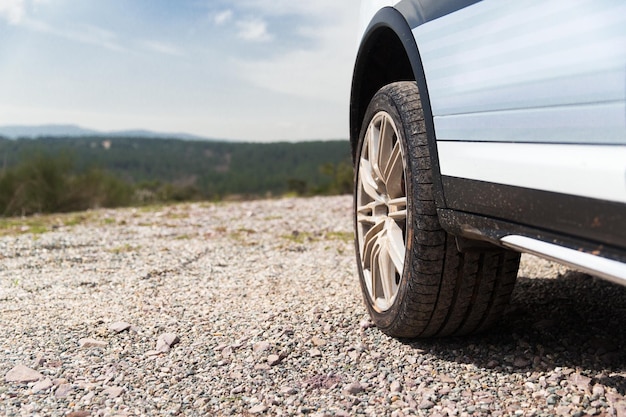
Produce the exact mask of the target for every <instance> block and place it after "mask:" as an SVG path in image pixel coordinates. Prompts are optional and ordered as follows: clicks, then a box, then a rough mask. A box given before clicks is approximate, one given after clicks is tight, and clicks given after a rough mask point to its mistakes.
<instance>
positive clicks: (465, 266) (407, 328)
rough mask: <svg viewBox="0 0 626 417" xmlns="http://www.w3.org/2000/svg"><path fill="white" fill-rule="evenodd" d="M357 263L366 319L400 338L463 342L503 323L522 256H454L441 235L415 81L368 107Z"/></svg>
mask: <svg viewBox="0 0 626 417" xmlns="http://www.w3.org/2000/svg"><path fill="white" fill-rule="evenodd" d="M355 161H356V163H355V193H354V225H355V243H356V255H357V265H358V271H359V276H360V282H361V288H362V292H363V296H364V299H365V304H366V306H367V309H368V311H369V314H370V316H371V318H372V320H373V322H374V323H375V324H376V326H377V327H378V328H380V330H382V331H383V332H384V333H386V334H388V335H390V336H393V337H400V338H416V337H422V338H423V337H433V336H451V335H465V334H469V333H475V332H479V331H482V330H485V329H487V328H488V327H489V326H491V325H492V324H493V323H494V322H495V321H496V320H497V319H498V318H499V317H501V315H502V314H503V310H504V308H505V307H506V305H507V304H508V302H509V298H510V295H511V292H512V291H513V287H514V285H515V280H516V276H517V270H518V267H519V259H520V255H519V254H518V253H517V252H513V251H509V250H504V249H501V248H498V247H496V246H494V247H493V250H491V249H488V250H484V249H481V250H479V251H464V252H460V251H459V250H458V248H457V243H456V239H455V237H454V236H453V235H451V234H448V233H447V232H446V231H445V230H443V229H442V228H441V225H440V224H439V220H438V217H437V209H436V205H435V200H434V186H433V177H434V175H439V173H438V172H433V166H432V164H431V155H430V150H429V143H428V138H427V134H426V129H425V122H424V112H423V110H422V105H421V99H420V94H419V90H418V87H417V85H416V83H415V82H397V83H393V84H389V85H387V86H385V87H383V88H382V89H380V90H379V91H378V92H377V93H376V94H375V95H374V97H373V98H372V100H371V101H370V104H369V106H368V108H367V110H366V114H365V118H364V122H363V125H362V129H361V132H360V138H359V143H358V145H357V149H356V158H355Z"/></svg>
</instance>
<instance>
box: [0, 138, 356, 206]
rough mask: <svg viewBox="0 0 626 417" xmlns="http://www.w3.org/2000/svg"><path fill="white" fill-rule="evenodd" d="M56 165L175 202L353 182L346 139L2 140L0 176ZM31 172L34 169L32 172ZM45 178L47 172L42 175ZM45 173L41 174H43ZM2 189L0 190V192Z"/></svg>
mask: <svg viewBox="0 0 626 417" xmlns="http://www.w3.org/2000/svg"><path fill="white" fill-rule="evenodd" d="M42 158H43V159H44V160H46V161H50V160H53V161H60V162H58V163H59V165H60V166H63V169H65V170H67V171H68V172H70V173H72V174H74V175H78V174H81V173H87V172H90V171H93V170H94V169H96V170H99V171H102V172H106V173H107V174H110V175H113V176H114V177H115V178H117V179H118V180H121V181H123V182H125V183H128V184H132V186H133V187H135V188H139V189H141V190H144V191H147V192H157V191H158V190H160V189H161V190H162V189H163V187H164V186H167V187H169V191H168V192H169V193H171V192H176V193H178V197H176V198H175V199H179V200H184V199H200V198H201V199H220V198H224V197H225V196H232V195H242V196H266V195H280V194H284V193H286V192H295V193H297V194H301V195H302V194H309V195H310V194H329V193H331V194H332V193H338V192H347V191H349V189H350V186H349V185H344V186H343V187H339V188H343V189H341V190H340V189H339V188H338V187H337V184H335V183H336V182H337V176H338V175H339V172H340V171H341V172H343V174H342V175H343V176H344V177H349V180H345V181H344V183H346V184H347V183H349V182H351V168H348V167H350V166H351V165H350V147H349V144H348V141H316V142H300V143H288V142H281V143H241V142H218V141H189V140H180V139H158V140H156V139H153V138H136V137H111V136H82V137H40V138H37V139H18V140H10V139H2V138H0V163H2V167H3V172H6V171H7V170H11V169H16V167H18V166H19V165H20V164H24V161H39V162H31V165H38V166H42V165H45V163H43V162H41V160H42ZM33 169H35V170H37V168H36V167H35V168H33ZM45 175H48V176H50V175H49V174H45ZM45 175H44V174H42V175H40V176H45ZM1 191H2V190H0V192H1Z"/></svg>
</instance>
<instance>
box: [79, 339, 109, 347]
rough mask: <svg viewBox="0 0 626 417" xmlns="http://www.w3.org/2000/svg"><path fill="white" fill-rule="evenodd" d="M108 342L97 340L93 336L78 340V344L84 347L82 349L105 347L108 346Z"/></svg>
mask: <svg viewBox="0 0 626 417" xmlns="http://www.w3.org/2000/svg"><path fill="white" fill-rule="evenodd" d="M107 344H108V343H107V342H105V341H104V340H97V339H92V338H89V337H88V338H85V339H80V340H79V341H78V345H79V346H80V347H81V348H82V349H89V348H103V347H106V345H107Z"/></svg>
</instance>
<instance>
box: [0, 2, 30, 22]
mask: <svg viewBox="0 0 626 417" xmlns="http://www.w3.org/2000/svg"><path fill="white" fill-rule="evenodd" d="M25 14H26V3H25V1H24V0H0V19H3V20H6V21H7V22H9V23H10V24H13V25H17V24H18V23H20V22H21V21H22V19H23V18H24V15H25Z"/></svg>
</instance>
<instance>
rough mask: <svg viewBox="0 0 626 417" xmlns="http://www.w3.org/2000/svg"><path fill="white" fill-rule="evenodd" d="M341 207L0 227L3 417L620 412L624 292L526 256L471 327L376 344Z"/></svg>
mask: <svg viewBox="0 0 626 417" xmlns="http://www.w3.org/2000/svg"><path fill="white" fill-rule="evenodd" d="M350 207H351V198H350V197H346V196H344V197H328V198H312V199H282V200H267V201H254V202H244V203H219V204H183V205H176V206H169V207H158V208H149V209H124V210H98V211H92V212H88V213H84V214H70V215H62V216H50V217H38V218H32V219H16V220H14V221H9V222H6V223H5V224H3V225H2V228H0V234H2V235H3V236H2V237H0V313H1V316H0V317H1V320H2V321H1V324H2V325H1V326H0V415H6V416H30V415H41V416H73V417H77V416H154V415H189V416H195V415H197V416H204V415H241V416H250V415H272V416H279V415H301V414H309V415H313V416H333V415H336V416H349V415H372V416H383V415H391V416H403V415H421V416H446V415H448V416H469V415H473V416H482V415H491V416H499V415H500V416H505V415H506V416H508V415H520V416H552V415H567V416H569V415H579V416H582V415H598V416H626V400H625V399H624V394H625V393H626V379H625V377H626V369H625V360H624V359H625V358H624V354H623V346H624V344H625V342H626V337H625V336H626V326H624V323H626V320H625V319H626V310H625V307H626V303H625V300H626V288H622V287H619V286H615V285H612V284H609V283H606V282H603V281H597V280H595V279H593V278H591V277H588V276H585V275H583V274H580V273H574V272H569V271H567V270H566V269H565V268H563V267H560V266H557V265H554V264H551V263H549V262H545V261H540V260H538V259H536V258H532V257H524V259H523V263H522V269H521V271H520V278H519V280H518V285H517V288H516V291H515V294H514V298H513V301H512V304H511V307H510V309H509V310H508V311H507V313H506V315H505V316H504V317H503V320H502V322H501V323H500V324H499V325H498V327H497V328H495V329H494V330H493V331H491V332H490V333H488V334H484V335H481V336H475V337H469V338H462V339H457V338H453V339H444V340H431V341H412V342H411V341H400V340H395V339H391V338H389V337H387V336H385V335H383V334H382V333H380V332H379V331H378V330H377V329H376V328H374V327H372V326H371V322H370V321H369V320H368V318H367V316H366V314H365V309H364V307H363V305H362V301H361V295H360V289H359V285H358V281H357V277H356V270H355V266H354V264H355V261H354V251H353V244H352V223H351V214H350Z"/></svg>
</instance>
